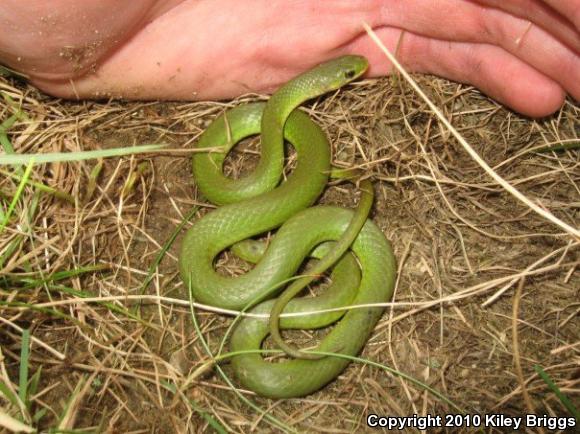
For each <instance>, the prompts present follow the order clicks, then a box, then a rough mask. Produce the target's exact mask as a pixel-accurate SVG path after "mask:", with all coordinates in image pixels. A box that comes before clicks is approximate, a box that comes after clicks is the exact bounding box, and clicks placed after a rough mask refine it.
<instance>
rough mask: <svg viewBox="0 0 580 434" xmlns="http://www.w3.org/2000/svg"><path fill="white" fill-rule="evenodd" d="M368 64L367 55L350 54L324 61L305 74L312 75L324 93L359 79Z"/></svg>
mask: <svg viewBox="0 0 580 434" xmlns="http://www.w3.org/2000/svg"><path fill="white" fill-rule="evenodd" d="M368 66H369V62H368V60H367V59H366V58H365V57H363V56H355V55H348V56H341V57H337V58H336V59H332V60H329V61H328V62H324V63H322V64H320V65H318V66H317V67H315V68H313V69H311V70H310V71H308V72H306V73H305V74H304V75H310V76H311V77H312V80H313V81H316V85H317V87H318V89H319V93H320V94H322V93H325V92H329V91H332V90H336V89H338V88H339V87H341V86H344V85H345V84H346V83H349V82H351V81H353V80H355V79H357V78H358V77H360V76H361V75H363V74H364V73H365V72H366V70H367V69H368ZM321 90H322V92H320V91H321Z"/></svg>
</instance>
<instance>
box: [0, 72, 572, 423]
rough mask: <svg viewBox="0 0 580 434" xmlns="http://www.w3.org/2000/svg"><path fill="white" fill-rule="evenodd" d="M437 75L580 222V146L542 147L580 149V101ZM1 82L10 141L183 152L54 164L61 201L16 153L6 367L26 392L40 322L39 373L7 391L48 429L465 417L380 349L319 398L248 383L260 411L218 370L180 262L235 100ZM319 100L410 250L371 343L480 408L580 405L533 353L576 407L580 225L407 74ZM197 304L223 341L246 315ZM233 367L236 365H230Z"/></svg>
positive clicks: (427, 81) (498, 145)
mask: <svg viewBox="0 0 580 434" xmlns="http://www.w3.org/2000/svg"><path fill="white" fill-rule="evenodd" d="M418 80H419V83H420V85H421V87H422V88H423V89H424V90H425V91H426V92H427V94H428V96H429V97H430V98H431V99H432V101H433V102H434V103H435V104H436V105H437V106H438V107H440V108H441V110H442V111H443V113H444V116H445V117H446V118H447V119H448V120H449V121H450V122H451V123H452V125H453V126H454V127H455V128H456V129H457V130H458V131H459V132H460V133H461V135H462V136H463V137H464V138H465V139H466V140H467V142H468V143H469V144H470V145H471V146H472V147H473V148H474V149H475V151H476V152H477V153H478V154H479V155H480V156H481V157H482V158H483V159H484V160H485V161H486V162H487V163H488V164H489V166H491V167H492V168H493V169H494V170H495V171H496V173H497V174H499V175H500V176H501V177H503V178H504V179H505V180H506V181H508V182H509V183H510V184H511V185H512V186H513V187H515V188H517V189H518V190H519V191H521V192H522V193H523V194H524V195H525V196H526V197H527V198H529V199H530V200H531V201H533V202H534V203H536V204H538V205H540V206H541V207H544V208H545V209H548V210H550V211H551V212H552V213H553V214H554V215H555V216H556V217H557V218H559V219H561V220H562V221H564V222H566V223H567V224H569V225H571V226H574V227H577V226H578V222H579V221H580V218H579V213H580V188H579V182H580V170H579V164H580V158H579V155H580V154H579V153H578V150H574V149H569V150H563V151H562V150H560V151H557V152H555V151H549V152H545V151H544V152H538V149H539V148H540V147H545V146H551V145H559V144H564V145H565V144H569V143H572V142H574V141H575V142H576V143H578V140H579V137H578V135H579V125H580V124H579V119H580V108H579V107H578V106H577V105H574V104H573V103H571V102H570V101H568V102H566V104H565V105H564V107H563V108H562V110H561V111H560V112H559V113H557V114H555V115H554V116H551V117H549V118H547V119H543V120H531V119H526V118H524V117H521V116H518V115H516V114H514V113H512V112H510V111H508V110H506V109H504V108H502V107H500V106H498V105H497V104H495V103H494V102H492V101H490V100H489V99H487V98H486V97H484V96H483V95H481V94H480V93H479V92H478V91H476V90H474V89H472V88H469V87H466V86H462V85H458V84H456V83H451V82H448V81H445V80H442V79H437V78H432V77H420V78H418ZM0 90H1V91H2V93H3V95H4V98H3V100H2V102H1V103H0V104H1V106H0V110H1V111H0V113H1V119H2V120H6V119H8V118H9V117H10V116H11V115H12V114H14V113H18V112H21V114H22V115H21V116H20V117H19V119H18V120H16V122H15V123H14V125H12V126H11V127H10V128H9V129H8V134H7V138H9V140H10V141H11V143H12V145H13V146H14V148H15V150H16V152H18V153H46V152H57V151H59V152H61V151H62V152H64V151H79V150H89V149H105V148H111V147H120V146H133V145H136V144H143V143H166V144H168V145H169V146H168V147H167V148H165V149H164V150H163V151H162V152H157V153H152V154H148V155H144V156H143V155H139V156H133V157H123V158H110V159H104V160H86V161H78V162H72V163H50V164H42V165H35V166H34V167H33V169H32V172H31V180H33V181H35V182H37V183H43V184H45V185H46V186H48V187H50V188H53V189H56V190H57V191H58V192H60V197H57V196H55V194H51V193H50V192H46V191H43V190H41V189H39V188H38V186H34V185H32V184H30V183H28V184H27V185H25V186H24V189H23V191H22V194H19V193H18V189H19V185H20V182H19V179H21V178H22V176H23V175H24V171H25V169H26V168H25V167H14V166H12V167H10V166H2V167H0V170H1V171H2V173H1V175H2V176H1V178H0V201H1V202H0V203H2V204H3V207H2V213H3V214H4V215H6V214H7V213H8V211H9V207H10V204H11V203H12V202H13V200H12V199H13V198H14V197H17V200H16V201H15V202H14V210H13V213H12V215H11V218H10V219H9V220H8V223H7V225H6V227H5V228H4V229H3V230H2V231H1V232H0V258H1V259H2V262H0V321H1V326H0V345H1V354H0V381H1V382H3V383H5V384H8V385H10V387H12V389H13V392H15V393H16V394H17V393H18V379H19V375H20V373H19V372H20V369H21V366H22V363H21V356H22V352H21V346H22V340H23V335H22V329H28V330H30V336H31V339H32V341H31V348H30V355H29V359H28V361H29V363H28V365H29V376H28V378H34V376H35V375H36V376H37V382H38V385H37V386H36V387H35V388H34V390H33V389H30V388H29V389H30V390H31V391H32V392H33V393H31V394H30V395H29V396H28V397H27V399H26V401H25V402H23V403H21V404H19V403H17V402H16V403H15V402H10V401H9V400H7V399H5V398H4V397H3V396H0V408H2V409H3V410H2V411H3V412H4V413H6V414H9V415H11V416H12V417H14V418H20V419H21V420H23V421H24V422H25V423H26V424H28V425H32V426H37V427H39V428H41V429H43V430H47V429H49V428H57V427H58V428H59V429H62V430H65V429H68V430H70V429H75V430H78V431H79V432H83V431H85V430H87V431H98V432H133V433H137V432H143V433H145V432H160V433H162V432H168V433H169V432H206V431H207V429H208V424H209V423H210V422H208V421H210V420H211V421H213V422H214V423H216V424H219V425H221V426H223V427H224V428H225V429H226V430H228V431H231V432H240V433H246V432H282V431H298V432H355V431H356V432H358V431H363V432H364V431H366V430H367V429H368V428H367V427H366V416H367V415H368V414H370V413H376V414H379V415H401V416H407V415H412V414H432V415H443V414H445V413H456V410H454V409H453V408H451V407H450V406H449V405H448V404H446V403H445V402H443V401H442V400H440V399H438V398H436V397H434V396H433V395H431V394H429V393H427V392H426V391H425V390H424V389H422V388H421V387H418V386H416V385H415V384H412V383H410V382H408V381H405V380H403V379H401V378H399V377H397V376H394V375H392V374H390V373H388V372H385V371H384V370H381V369H379V368H376V367H371V366H365V365H361V364H351V366H350V367H349V368H348V369H347V370H346V371H345V373H344V374H343V375H342V376H341V377H340V378H339V379H338V380H336V381H334V382H333V383H331V384H330V385H329V386H328V387H326V388H324V389H323V390H321V391H319V392H318V393H316V394H314V395H312V396H309V397H306V398H304V399H291V400H281V401H275V400H268V399H263V398H259V397H256V396H253V395H252V394H251V393H248V392H246V391H244V390H240V391H239V392H240V393H241V396H244V397H246V398H247V399H249V400H251V401H252V402H253V403H255V404H256V405H257V406H258V409H256V408H252V407H250V406H249V405H248V404H247V403H245V402H244V401H243V400H242V399H241V398H240V395H239V394H237V393H235V392H234V391H233V390H232V389H231V388H230V387H229V386H228V385H227V383H226V382H225V381H224V380H223V379H222V378H221V377H220V375H218V373H217V372H216V370H215V369H213V368H212V367H211V366H209V367H208V366H207V365H206V364H207V362H208V361H209V360H210V359H209V357H208V355H207V353H206V352H205V350H204V347H203V346H202V342H201V339H200V336H199V334H198V333H197V331H196V330H195V328H194V325H193V323H192V318H191V313H190V308H189V303H188V302H187V300H186V299H185V297H184V291H183V285H182V283H181V281H180V279H179V276H178V275H177V267H176V255H177V252H178V249H179V243H180V237H181V235H183V232H184V231H183V230H182V231H179V232H178V235H177V238H176V240H175V242H173V243H171V242H170V241H171V239H172V235H173V233H174V232H175V230H176V227H177V226H178V225H179V224H180V223H181V222H183V221H184V220H190V219H191V218H193V219H195V218H197V217H198V216H199V215H200V214H201V213H204V212H206V210H207V207H206V204H205V203H204V202H203V200H202V199H201V198H198V197H197V196H196V190H195V184H194V182H193V179H192V177H191V170H190V168H191V164H190V155H191V152H190V147H191V143H192V142H193V141H194V140H195V139H196V138H197V137H198V136H199V134H200V133H201V132H202V131H203V129H204V128H205V127H206V126H207V124H208V122H209V121H211V119H213V118H214V117H215V116H216V115H217V114H218V113H220V112H221V111H222V110H223V109H224V108H225V107H226V106H228V105H229V104H221V103H188V104H185V103H126V102H86V101H85V102H65V101H60V100H56V99H52V98H48V97H46V96H43V95H41V94H39V93H38V92H37V91H35V90H33V89H31V88H30V87H27V86H26V85H25V84H23V83H21V82H18V81H12V80H10V79H2V81H0ZM249 98H250V97H247V98H241V99H240V100H239V101H235V102H233V103H231V104H232V105H235V104H238V103H242V102H243V101H246V100H247V99H249ZM306 110H307V111H308V112H309V113H310V114H311V116H312V117H313V118H314V119H315V120H316V121H317V122H319V123H320V124H321V125H322V126H323V127H324V128H325V130H326V131H327V132H328V135H329V137H330V139H331V142H332V143H333V159H334V163H335V164H336V165H339V166H359V167H363V168H364V169H365V170H366V171H368V173H369V175H372V177H373V179H374V180H375V188H376V193H377V200H376V204H375V207H374V212H373V219H374V220H375V222H376V223H377V224H378V225H379V227H380V228H381V229H382V230H383V231H384V233H385V234H386V235H387V236H388V238H389V239H390V240H391V241H392V243H393V245H394V248H395V251H396V254H397V257H398V260H399V267H400V272H399V277H398V284H397V289H396V294H395V297H394V299H393V301H394V302H395V303H394V304H393V305H391V306H389V307H388V308H387V310H386V311H385V314H384V316H383V319H382V321H381V322H380V323H379V325H378V327H377V329H376V331H375V334H374V335H373V337H372V338H371V340H370V341H369V342H368V344H367V346H366V348H365V351H364V353H363V354H362V357H364V358H366V359H368V360H372V361H375V362H378V363H382V364H385V365H387V366H389V367H391V368H393V369H395V370H399V371H400V372H403V373H405V374H407V375H410V376H412V377H414V378H416V379H417V380H420V381H421V382H423V383H425V384H427V385H429V386H430V387H433V388H435V389H436V390H438V391H439V392H441V393H442V394H443V395H444V396H446V397H447V398H448V399H450V400H451V401H453V402H454V403H456V404H457V405H458V406H460V407H461V408H462V409H464V410H465V411H466V412H468V413H480V414H485V413H492V412H496V413H497V412H501V413H505V414H509V415H522V414H523V413H527V412H530V411H532V410H533V411H534V412H535V413H538V414H548V415H561V416H562V415H569V414H568V413H567V410H566V409H565V407H564V406H563V405H562V404H561V402H560V401H559V400H558V399H557V398H556V396H555V395H554V393H552V392H551V391H550V389H549V388H548V386H547V385H546V383H545V382H544V381H543V380H542V379H541V378H540V377H539V375H538V374H537V372H536V371H535V370H534V365H539V366H541V367H542V368H543V369H544V371H545V372H546V373H548V374H549V376H550V377H551V378H552V379H553V380H554V382H555V383H556V385H557V386H558V387H559V388H560V390H561V391H562V392H563V393H565V394H566V395H567V396H568V397H569V399H570V400H571V401H572V402H574V401H576V404H577V403H578V398H579V396H580V364H579V362H580V346H579V342H580V327H578V313H579V311H580V303H579V301H578V300H579V297H578V296H579V291H580V274H579V270H578V264H579V260H580V259H579V248H578V247H579V240H578V239H575V238H574V237H573V236H571V235H569V234H566V233H565V232H563V231H562V230H561V229H560V228H559V227H557V226H555V225H554V224H552V223H551V222H549V221H547V220H546V219H545V218H543V217H541V216H540V215H538V214H537V213H534V212H532V211H531V210H530V209H529V208H528V207H526V206H525V205H524V204H522V203H521V202H520V201H517V200H516V199H514V197H513V196H511V195H510V194H508V193H507V192H506V191H505V189H503V188H502V187H500V186H499V185H498V184H497V183H496V182H495V181H493V180H492V179H491V178H490V177H489V176H488V175H486V174H485V172H484V171H483V170H482V169H481V167H480V166H479V165H478V164H477V163H476V162H474V160H473V159H472V158H471V157H470V156H469V155H468V154H467V153H466V152H465V151H464V150H463V149H462V148H461V147H460V146H459V145H458V144H457V142H456V140H455V139H454V138H453V137H452V136H451V135H450V133H449V131H448V130H447V129H446V128H445V127H443V126H442V124H441V123H440V121H438V120H437V118H436V117H435V116H434V114H433V113H432V111H431V110H429V109H428V107H427V106H426V105H425V103H424V102H423V101H422V100H421V99H419V98H418V97H417V95H416V93H415V92H414V91H413V90H412V89H411V88H410V87H409V86H408V85H407V84H406V83H404V82H403V81H402V80H400V79H397V78H394V77H393V78H390V79H381V80H372V81H364V82H360V83H357V84H355V85H353V86H350V87H347V88H344V89H342V90H341V91H340V92H338V93H336V94H334V95H329V96H327V97H325V98H322V99H320V100H318V101H315V102H313V103H312V104H309V105H308V106H307V107H306ZM256 150H257V148H256V146H255V144H254V145H252V144H250V145H248V146H246V147H245V148H243V149H241V150H238V151H236V153H235V154H234V155H233V156H232V157H231V158H230V163H229V164H230V165H229V168H230V170H231V171H232V172H239V171H242V170H245V169H242V168H243V167H245V164H246V161H247V160H252V159H254V160H255V158H256V157H255V151H256ZM8 174H12V175H13V176H8ZM53 193H54V192H53ZM353 193H354V190H353V189H350V188H349V187H345V186H344V185H338V186H331V187H329V188H328V190H327V192H326V194H325V196H324V197H323V198H322V201H323V202H332V203H340V204H343V205H344V206H352V205H353V204H354V201H353V197H354V194H353ZM63 194H64V195H63ZM67 198H68V200H67ZM194 206H199V207H200V208H199V212H198V213H197V214H195V215H193V216H191V215H190V214H191V212H190V211H191V210H192V208H193V207H194ZM188 224H189V223H186V226H187V225H188ZM167 245H169V248H168V250H167V251H166V252H165V246H167ZM195 312H196V316H197V319H198V320H199V322H200V325H199V327H200V330H201V332H202V336H203V339H205V340H207V342H208V345H209V347H210V348H211V349H212V351H214V352H216V351H217V349H218V347H219V345H220V342H221V339H222V337H223V334H224V332H225V330H226V329H227V327H228V325H229V324H230V322H231V318H230V317H227V316H223V315H220V314H217V313H213V312H208V311H204V310H200V309H196V310H195ZM296 337H297V339H298V340H299V341H300V342H301V343H302V342H304V341H306V340H307V339H310V336H309V335H305V333H298V334H297V335H296ZM221 366H222V367H223V369H224V371H225V373H226V374H228V373H229V370H228V365H227V362H224V363H222V364H221ZM202 367H206V368H207V369H201V370H200V368H202ZM234 384H235V380H234ZM39 412H41V413H39ZM35 418H36V419H35ZM272 418H275V419H276V420H277V421H279V423H281V424H282V425H283V427H280V424H279V423H278V422H274V421H273V420H272Z"/></svg>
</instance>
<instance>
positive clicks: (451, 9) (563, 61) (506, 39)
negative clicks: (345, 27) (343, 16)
mask: <svg viewBox="0 0 580 434" xmlns="http://www.w3.org/2000/svg"><path fill="white" fill-rule="evenodd" d="M383 6H384V7H383V8H382V9H380V10H379V13H378V14H377V16H376V17H374V19H373V21H372V24H371V26H372V27H380V26H386V27H398V28H402V29H406V30H410V31H411V32H413V33H416V34H419V35H423V36H426V37H431V38H436V39H442V40H447V41H456V42H474V43H483V44H485V43H487V44H492V45H498V46H500V47H502V48H504V49H505V50H506V51H508V52H510V53H511V54H513V55H514V56H516V57H518V58H520V59H521V60H522V61H524V62H525V63H528V64H530V65H531V66H532V67H534V68H536V69H538V70H539V71H540V72H541V73H543V74H544V75H547V76H548V77H551V78H552V79H553V80H554V81H556V82H558V83H559V84H560V85H561V86H562V87H563V88H564V89H565V90H566V91H567V92H569V93H570V94H571V95H572V96H573V97H574V98H575V99H580V78H579V74H580V72H579V71H580V56H578V55H577V54H575V53H574V52H573V51H572V50H571V49H569V48H568V47H567V46H565V45H564V44H562V43H561V42H559V41H558V40H557V39H556V38H554V37H552V36H551V35H550V34H548V33H546V32H545V31H544V30H543V29H541V28H539V27H537V26H535V25H533V24H531V23H530V22H529V21H526V20H524V19H521V18H518V17H515V16H513V15H511V14H508V13H505V12H502V11H499V10H497V9H493V8H488V7H483V6H481V5H479V4H476V3H474V2H472V1H465V0H437V1H424V0H407V1H406V2H404V4H403V3H397V2H390V1H385V2H384V3H383Z"/></svg>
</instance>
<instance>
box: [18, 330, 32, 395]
mask: <svg viewBox="0 0 580 434" xmlns="http://www.w3.org/2000/svg"><path fill="white" fill-rule="evenodd" d="M29 355H30V330H28V329H24V330H22V344H21V347H20V372H19V377H18V397H19V398H20V401H21V402H22V403H24V405H26V403H27V400H28V367H29V366H28V357H29Z"/></svg>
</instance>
